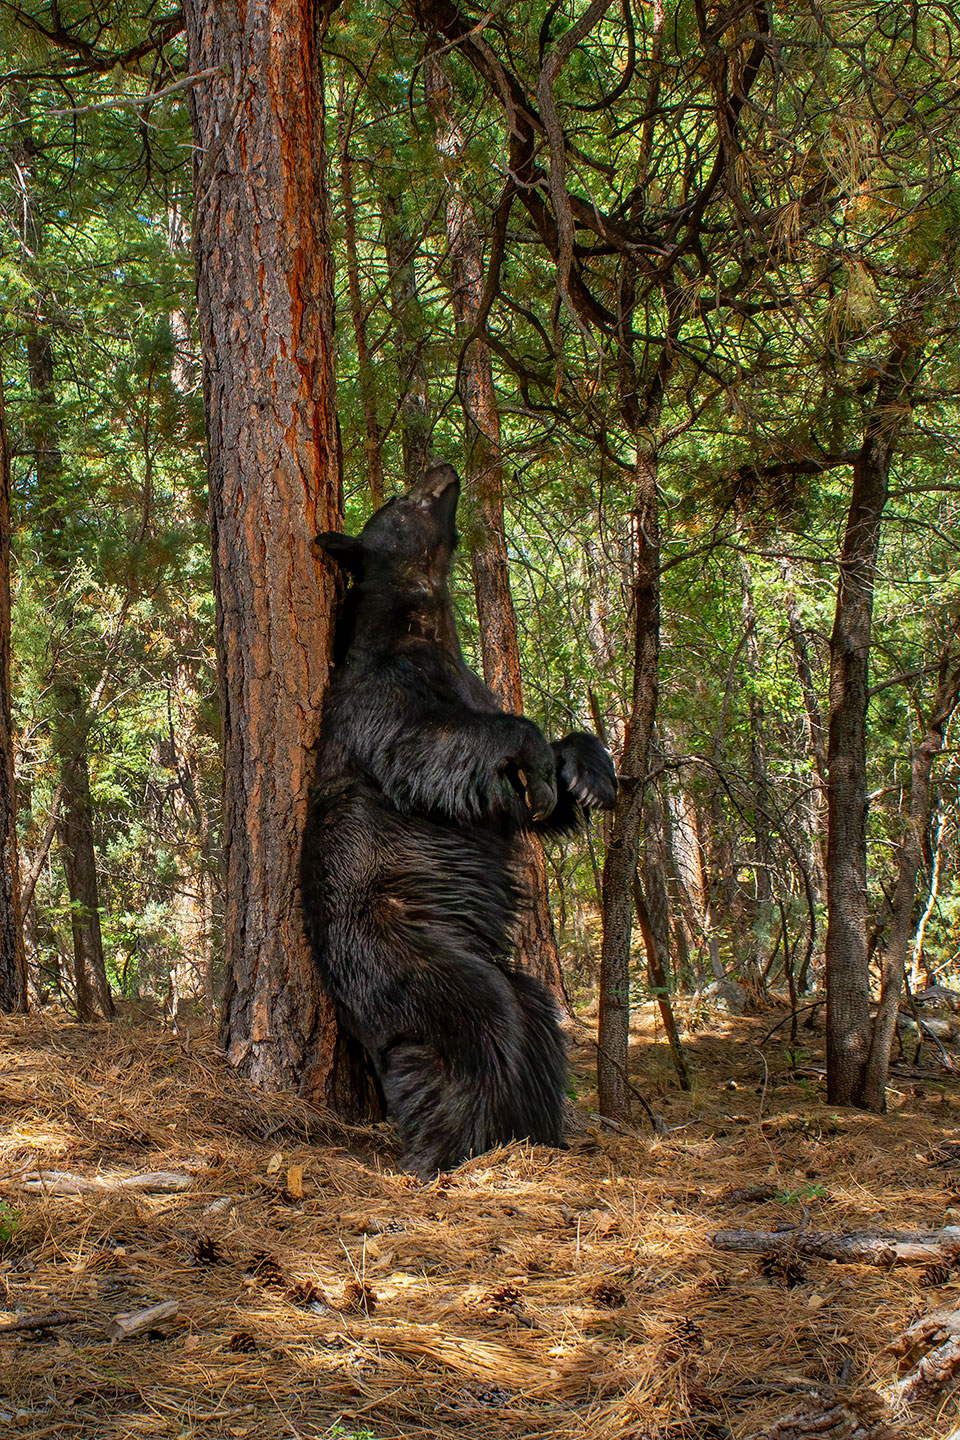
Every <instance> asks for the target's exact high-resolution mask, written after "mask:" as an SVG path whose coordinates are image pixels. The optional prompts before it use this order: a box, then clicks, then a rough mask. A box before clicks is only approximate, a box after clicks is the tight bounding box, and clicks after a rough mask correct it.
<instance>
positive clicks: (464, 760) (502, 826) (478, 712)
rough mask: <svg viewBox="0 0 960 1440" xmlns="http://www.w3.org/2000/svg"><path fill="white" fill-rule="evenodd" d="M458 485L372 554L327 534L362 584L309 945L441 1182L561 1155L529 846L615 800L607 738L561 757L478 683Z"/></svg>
mask: <svg viewBox="0 0 960 1440" xmlns="http://www.w3.org/2000/svg"><path fill="white" fill-rule="evenodd" d="M458 496H459V481H458V479H457V475H456V472H455V471H454V469H453V468H452V466H450V465H443V464H440V465H435V466H434V467H433V468H431V469H430V470H428V471H427V473H426V474H425V475H424V477H423V479H422V480H421V481H420V482H419V483H418V484H416V485H414V486H413V487H411V489H410V490H409V491H408V493H407V494H405V495H402V496H398V497H396V498H395V499H393V500H391V501H389V503H388V504H387V505H385V506H384V507H383V508H382V509H381V510H379V511H378V512H377V513H376V514H375V515H374V516H373V517H372V518H371V519H370V520H369V521H368V523H367V524H366V526H365V527H364V529H363V530H362V532H361V533H360V535H359V536H356V537H350V536H346V535H337V534H331V535H322V536H320V537H319V539H318V543H319V544H320V545H321V547H322V548H323V549H324V550H325V551H326V553H327V554H329V555H331V556H334V557H335V558H336V560H337V561H338V563H339V564H340V566H341V567H342V568H343V569H344V571H345V572H346V573H347V574H348V575H349V576H350V577H351V579H352V581H353V584H352V587H351V589H350V591H349V592H348V594H347V598H346V600H345V602H344V605H343V607H342V610H341V615H340V620H339V623H338V633H337V643H336V659H337V664H336V668H335V672H334V679H333V683H332V685H331V687H330V691H329V693H328V696H327V700H326V703H325V705H324V711H323V722H322V728H321V739H320V747H319V754H318V764H317V772H316V780H315V783H314V785H313V788H312V790H311V795H310V809H309V816H308V820H307V829H306V834H305V837H304V848H303V863H302V887H303V909H304V916H305V920H306V927H307V933H308V935H309V937H310V941H311V945H312V948H313V955H314V959H315V962H316V965H317V970H318V973H319V976H320V979H321V981H322V983H323V985H324V987H325V989H326V990H327V992H328V993H329V994H330V996H331V998H332V999H333V1001H334V1004H335V1006H336V1010H337V1014H338V1017H339V1019H340V1022H341V1024H342V1025H343V1026H344V1027H345V1028H346V1029H347V1030H348V1031H349V1032H350V1033H351V1034H353V1035H354V1036H356V1038H357V1039H358V1040H359V1041H360V1043H361V1044H362V1045H363V1046H364V1048H365V1049H366V1051H367V1053H368V1054H369V1056H370V1058H371V1060H372V1062H373V1065H374V1068H375V1070H376V1073H377V1077H378V1079H379V1082H380V1085H381V1088H382V1091H383V1095H384V1099H385V1101H386V1106H387V1112H388V1114H389V1115H390V1117H391V1119H392V1120H393V1122H394V1124H395V1125H396V1128H397V1130H398V1132H399V1135H400V1139H401V1143H402V1147H403V1149H402V1156H401V1163H402V1164H403V1165H404V1166H405V1167H406V1168H408V1169H410V1170H412V1171H414V1172H415V1173H416V1174H418V1175H420V1176H423V1177H427V1176H430V1175H434V1174H436V1172H437V1171H438V1170H443V1169H447V1168H449V1167H450V1166H453V1165H456V1164H458V1163H459V1162H460V1161H462V1160H464V1159H466V1157H467V1156H468V1155H471V1154H475V1153H477V1152H479V1151H483V1150H487V1149H489V1148H490V1147H491V1146H492V1145H496V1144H498V1143H499V1142H501V1141H505V1140H510V1139H513V1138H518V1137H524V1136H528V1137H529V1138H530V1139H532V1140H535V1141H539V1142H542V1143H544V1144H551V1145H555V1144H558V1143H559V1141H560V1139H561V1115H562V1105H563V1093H564V1087H565V1079H566V1061H565V1056H564V1046H563V1039H562V1035H561V1032H560V1029H559V1026H558V1023H557V1017H556V1012H555V1009H554V1005H553V1001H552V1000H551V997H550V995H549V993H548V992H547V990H546V989H545V987H544V986H543V985H542V984H540V982H539V981H538V980H535V979H534V978H533V977H531V976H530V975H527V974H525V973H524V972H523V971H522V970H519V969H518V968H517V967H516V966H515V965H514V964H513V963H512V955H513V944H514V930H515V925H516V919H517V911H518V907H519V905H520V903H521V898H522V897H521V894H520V891H519V888H518V881H517V869H516V863H515V862H516V856H517V836H518V834H519V832H520V831H521V830H523V829H527V828H536V829H540V830H563V829H569V828H571V827H573V826H574V825H576V824H577V822H578V821H579V819H580V818H581V816H582V812H583V810H584V809H585V808H589V807H590V806H594V805H600V806H605V807H609V806H611V805H612V804H613V801H614V798H615V796H616V777H615V774H614V770H613V765H612V763H611V760H610V757H609V755H608V754H607V752H606V750H604V748H603V747H602V745H601V744H600V743H599V741H598V740H596V739H595V737H594V736H592V735H588V734H585V733H580V732H578V733H575V734H573V735H568V736H567V737H566V738H565V739H563V740H560V741H557V742H556V743H555V744H554V745H552V746H551V745H550V744H549V743H548V742H547V741H546V740H545V739H544V737H543V735H542V734H541V733H540V731H539V729H538V728H537V726H536V725H534V724H533V722H532V721H530V720H527V719H525V718H524V717H523V716H521V715H510V714H506V713H505V712H504V711H502V710H501V709H500V707H499V705H498V704H497V702H496V700H495V699H494V697H493V695H492V694H491V693H490V691H489V690H488V689H487V688H486V686H484V685H483V684H482V682H481V681H480V680H479V679H478V677H477V676H476V675H475V674H474V673H473V671H472V670H470V669H468V668H467V666H466V665H465V664H464V661H463V657H462V655H461V652H460V645H459V641H458V639H457V633H456V625H455V622H454V617H453V607H452V604H451V601H450V594H449V590H448V588H447V579H448V572H449V568H450V558H451V555H452V553H453V549H454V546H455V545H456V541H457V534H456V508H457V499H458Z"/></svg>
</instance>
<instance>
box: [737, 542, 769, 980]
mask: <svg viewBox="0 0 960 1440" xmlns="http://www.w3.org/2000/svg"><path fill="white" fill-rule="evenodd" d="M740 580H741V585H742V601H743V619H744V625H745V627H746V648H745V651H744V654H745V656H746V669H747V675H748V677H749V681H750V683H749V686H748V694H747V714H748V716H749V720H750V778H751V780H752V782H753V834H754V874H755V876H756V881H755V884H756V892H755V893H756V903H757V905H758V906H763V905H766V904H768V903H769V901H770V900H771V899H772V898H773V884H772V879H771V851H770V818H769V814H768V810H769V785H768V782H767V758H766V744H765V736H764V726H765V716H764V709H763V697H762V696H761V694H760V688H759V681H760V649H759V646H758V644H757V611H756V606H755V605H754V603H753V579H752V576H751V574H750V567H749V565H748V564H747V560H746V557H745V556H741V557H740ZM755 938H756V937H755ZM755 958H756V957H755Z"/></svg>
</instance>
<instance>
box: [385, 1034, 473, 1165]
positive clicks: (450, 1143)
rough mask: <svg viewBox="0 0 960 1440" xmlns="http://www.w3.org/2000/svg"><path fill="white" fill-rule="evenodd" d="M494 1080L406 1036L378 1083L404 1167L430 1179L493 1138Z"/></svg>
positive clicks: (388, 1054) (392, 1050)
mask: <svg viewBox="0 0 960 1440" xmlns="http://www.w3.org/2000/svg"><path fill="white" fill-rule="evenodd" d="M492 1079H493V1076H486V1077H482V1076H473V1075H470V1074H468V1073H466V1072H464V1071H462V1070H458V1069H457V1068H456V1066H455V1065H453V1064H452V1063H451V1061H450V1060H449V1059H448V1058H447V1057H445V1056H444V1055H442V1054H441V1053H440V1052H439V1051H438V1050H437V1049H435V1048H434V1046H432V1045H430V1044H426V1043H421V1042H416V1041H407V1040H404V1041H399V1042H397V1043H396V1044H394V1045H392V1046H391V1047H390V1048H389V1050H388V1051H387V1052H386V1054H385V1055H383V1056H382V1057H381V1061H380V1083H381V1085H382V1086H383V1093H384V1098H385V1100H386V1102H387V1113H388V1115H389V1116H390V1118H391V1119H392V1121H393V1123H394V1125H395V1126H396V1129H397V1134H398V1135H399V1137H400V1143H401V1146H402V1149H401V1154H400V1164H401V1166H402V1167H403V1169H404V1170H410V1171H412V1172H413V1174H415V1175H418V1176H419V1177H420V1179H421V1180H430V1179H432V1178H433V1177H434V1176H435V1175H436V1174H437V1172H438V1171H440V1170H450V1169H453V1167H454V1166H456V1165H459V1164H460V1163H461V1162H462V1161H464V1160H466V1159H467V1158H468V1157H469V1156H470V1155H473V1154H476V1153H479V1152H480V1151H482V1150H486V1149H488V1148H489V1146H490V1144H491V1143H494V1142H492V1139H491V1137H492V1134H493V1132H494V1130H495V1128H496V1127H495V1122H494V1114H493V1110H494V1108H495V1107H494V1106H493V1104H492V1103H491V1099H492V1097H491V1089H492V1088H493V1087H491V1084H490V1082H491V1080H492ZM496 1088H499V1087H496Z"/></svg>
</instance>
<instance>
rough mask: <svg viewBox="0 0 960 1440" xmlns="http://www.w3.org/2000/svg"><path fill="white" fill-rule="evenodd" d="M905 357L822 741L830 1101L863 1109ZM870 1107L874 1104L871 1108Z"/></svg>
mask: <svg viewBox="0 0 960 1440" xmlns="http://www.w3.org/2000/svg"><path fill="white" fill-rule="evenodd" d="M909 358H910V357H909V352H907V351H905V350H903V349H898V350H897V351H895V353H894V355H893V356H892V357H891V359H890V361H889V362H888V369H887V371H886V373H885V375H884V377H883V379H882V380H881V381H880V384H879V387H878V392H877V398H876V402H875V404H874V407H873V413H872V415H871V416H870V419H869V421H868V424H867V428H866V433H865V436H864V441H863V445H862V446H861V448H860V451H859V453H858V455H857V457H856V459H855V461H854V465H853V493H852V495H851V499H850V509H849V511H848V514H847V524H846V529H845V531H844V537H843V546H842V548H841V552H840V577H839V583H838V586H837V601H836V611H835V615H834V624H833V633H832V634H831V637H830V722H829V729H828V739H827V767H828V781H829V787H828V793H827V800H828V834H827V938H826V977H827V1098H828V1100H829V1103H830V1104H831V1105H859V1106H861V1107H864V1108H869V1102H868V1099H867V1092H866V1072H867V1059H868V1055H869V1051H870V1041H871V1027H870V1009H869V1006H870V973H869V970H870V941H869V935H868V928H869V925H868V922H869V914H868V908H867V750H866V718H867V702H868V699H869V693H870V692H869V678H868V676H869V660H870V638H871V627H872V621H873V593H874V582H875V577H876V568H877V555H878V552H879V547H880V532H881V525H882V522H883V511H884V506H885V505H886V502H887V487H888V476H889V472H890V462H891V459H892V457H893V452H894V447H895V445H896V441H897V436H898V434H899V430H900V425H901V424H902V419H903V406H904V392H905V391H907V390H908V386H909V380H908V378H907V376H906V373H905V372H906V367H907V361H908V359H909ZM875 1100H876V1097H875V1096H874V1103H875Z"/></svg>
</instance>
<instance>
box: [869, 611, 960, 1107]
mask: <svg viewBox="0 0 960 1440" xmlns="http://www.w3.org/2000/svg"><path fill="white" fill-rule="evenodd" d="M952 638H953V637H952V636H951V640H952ZM958 700H960V665H958V664H957V661H956V656H955V655H952V654H951V646H950V644H949V642H948V644H947V646H946V647H945V649H944V652H943V654H942V655H941V657H940V675H939V683H938V685H937V694H936V698H935V700H934V702H933V706H932V707H931V710H930V714H929V715H928V717H927V721H926V733H925V734H924V737H923V739H922V741H921V742H920V744H919V745H918V746H917V748H916V750H915V751H914V754H913V760H912V762H911V767H910V768H911V775H910V809H909V814H908V816H907V821H906V829H905V833H904V836H903V839H902V841H901V843H900V853H899V855H898V857H897V881H896V885H895V887H894V892H893V901H892V904H891V907H890V911H891V913H890V932H889V934H888V936H887V942H886V945H885V946H884V950H883V959H882V962H881V971H880V1004H879V1007H878V1010H877V1014H876V1017H875V1019H874V1022H873V1035H872V1037H871V1042H870V1053H869V1056H868V1057H867V1071H866V1077H865V1080H864V1090H863V1103H864V1104H865V1105H866V1107H867V1109H868V1110H875V1111H883V1110H885V1109H886V1108H887V1099H886V1091H887V1072H888V1070H889V1067H890V1047H891V1045H892V1044H893V1037H894V1035H895V1033H896V1028H897V1015H898V1014H899V1011H900V998H901V996H902V995H903V983H904V975H905V972H906V965H907V952H908V950H909V948H910V940H911V937H912V935H913V906H914V901H915V899H916V894H917V876H918V874H919V873H920V865H921V861H922V859H923V842H924V837H925V835H926V833H927V828H928V826H929V824H930V774H931V771H932V770H933V762H934V760H935V759H936V757H937V755H938V754H939V753H940V751H941V750H942V748H943V737H944V733H945V731H946V728H947V726H948V725H949V723H950V720H951V718H952V716H953V714H954V711H955V710H956V708H957V703H958Z"/></svg>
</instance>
